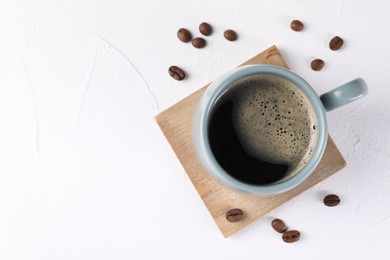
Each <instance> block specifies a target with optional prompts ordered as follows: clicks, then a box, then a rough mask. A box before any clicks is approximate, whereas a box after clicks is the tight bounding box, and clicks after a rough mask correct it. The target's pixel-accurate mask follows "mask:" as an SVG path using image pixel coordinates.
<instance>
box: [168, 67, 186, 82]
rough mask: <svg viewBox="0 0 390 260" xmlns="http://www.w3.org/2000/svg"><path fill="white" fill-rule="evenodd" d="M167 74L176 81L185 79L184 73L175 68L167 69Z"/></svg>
mask: <svg viewBox="0 0 390 260" xmlns="http://www.w3.org/2000/svg"><path fill="white" fill-rule="evenodd" d="M168 72H169V75H170V76H171V77H172V78H174V79H176V80H183V79H184V78H185V77H186V74H185V73H184V71H183V70H182V69H181V68H179V67H177V66H171V67H169V69H168Z"/></svg>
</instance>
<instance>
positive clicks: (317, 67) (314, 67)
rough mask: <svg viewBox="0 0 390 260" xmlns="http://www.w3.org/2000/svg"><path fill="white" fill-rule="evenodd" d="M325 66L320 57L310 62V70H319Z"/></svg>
mask: <svg viewBox="0 0 390 260" xmlns="http://www.w3.org/2000/svg"><path fill="white" fill-rule="evenodd" d="M324 66H325V62H324V61H323V60H321V59H315V60H313V61H312V62H311V68H312V70H315V71H319V70H321V69H322V68H323V67H324Z"/></svg>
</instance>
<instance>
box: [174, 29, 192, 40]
mask: <svg viewBox="0 0 390 260" xmlns="http://www.w3.org/2000/svg"><path fill="white" fill-rule="evenodd" d="M177 38H179V40H180V41H182V42H189V41H191V39H192V35H191V33H190V31H188V30H187V29H186V28H180V29H179V30H178V31H177Z"/></svg>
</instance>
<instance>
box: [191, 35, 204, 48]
mask: <svg viewBox="0 0 390 260" xmlns="http://www.w3.org/2000/svg"><path fill="white" fill-rule="evenodd" d="M192 46H194V47H195V48H198V49H199V48H203V47H204V46H206V40H205V39H203V38H201V37H197V38H195V39H193V40H192Z"/></svg>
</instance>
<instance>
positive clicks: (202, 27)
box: [199, 23, 213, 36]
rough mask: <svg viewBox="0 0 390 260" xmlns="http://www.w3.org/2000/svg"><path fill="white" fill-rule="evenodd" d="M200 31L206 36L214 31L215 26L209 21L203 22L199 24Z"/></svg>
mask: <svg viewBox="0 0 390 260" xmlns="http://www.w3.org/2000/svg"><path fill="white" fill-rule="evenodd" d="M199 31H200V33H201V34H203V35H204V36H209V35H210V34H211V33H212V32H213V27H211V25H210V24H208V23H201V24H200V25H199Z"/></svg>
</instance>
